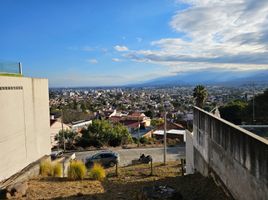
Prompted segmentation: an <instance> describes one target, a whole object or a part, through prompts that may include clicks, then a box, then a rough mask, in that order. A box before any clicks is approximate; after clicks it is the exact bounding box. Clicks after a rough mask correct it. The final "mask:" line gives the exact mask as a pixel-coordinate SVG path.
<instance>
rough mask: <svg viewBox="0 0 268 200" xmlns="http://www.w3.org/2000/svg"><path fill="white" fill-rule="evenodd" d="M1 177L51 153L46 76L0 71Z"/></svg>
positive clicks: (0, 178) (2, 178)
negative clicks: (6, 73)
mask: <svg viewBox="0 0 268 200" xmlns="http://www.w3.org/2000/svg"><path fill="white" fill-rule="evenodd" d="M0 105H1V106H0V130H1V131H0V181H2V180H4V179H7V178H9V177H10V176H12V175H13V174H15V173H17V172H18V171H20V170H22V169H23V168H25V167H26V166H27V165H29V164H30V163H32V162H34V161H36V160H38V159H39V158H41V157H42V156H44V155H46V154H50V139H49V97H48V80H47V79H34V78H25V77H7V76H1V75H0Z"/></svg>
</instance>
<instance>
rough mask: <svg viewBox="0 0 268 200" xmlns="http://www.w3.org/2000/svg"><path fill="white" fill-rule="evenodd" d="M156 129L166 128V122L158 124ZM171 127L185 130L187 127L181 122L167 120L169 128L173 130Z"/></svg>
mask: <svg viewBox="0 0 268 200" xmlns="http://www.w3.org/2000/svg"><path fill="white" fill-rule="evenodd" d="M156 129H157V130H164V123H163V124H160V125H159V126H157V128H156ZM171 129H176V130H184V129H185V128H184V127H183V126H182V125H181V124H177V123H174V122H169V121H167V130H171Z"/></svg>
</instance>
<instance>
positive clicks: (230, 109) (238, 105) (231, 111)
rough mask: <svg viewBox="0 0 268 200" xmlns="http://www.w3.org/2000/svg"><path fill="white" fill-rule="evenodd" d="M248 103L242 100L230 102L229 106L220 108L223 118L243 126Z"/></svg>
mask: <svg viewBox="0 0 268 200" xmlns="http://www.w3.org/2000/svg"><path fill="white" fill-rule="evenodd" d="M247 106H248V104H247V102H245V101H242V100H234V101H231V102H229V103H228V104H227V105H225V106H222V107H220V108H219V111H220V114H221V117H222V118H223V119H225V120H227V121H230V122H232V123H234V124H241V123H242V121H245V118H246V115H247V112H246V109H247Z"/></svg>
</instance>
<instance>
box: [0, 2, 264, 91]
mask: <svg viewBox="0 0 268 200" xmlns="http://www.w3.org/2000/svg"><path fill="white" fill-rule="evenodd" d="M267 2H268V1H267V0H259V1H257V2H255V1H253V0H243V1H242V0H233V1H229V0H221V1H220V0H218V1H217V0H183V1H178V0H113V1H111V0H75V1H74V0H57V1H55V0H31V1H30V0H24V1H21V0H1V1H0V25H1V26H0V27H1V31H0V61H2V62H8V61H12V62H14V61H15V62H17V61H20V62H22V63H23V70H24V74H25V75H26V76H33V77H45V78H48V79H49V82H50V86H99V85H120V84H126V83H133V82H140V81H144V80H148V79H152V78H156V77H160V76H165V75H175V74H177V73H180V72H185V71H187V72H188V71H197V70H203V69H210V68H213V69H215V68H217V69H218V70H222V69H230V70H236V71H237V70H238V71H239V70H254V71H256V70H263V69H268V67H267V65H268V58H267V56H268V54H267V49H268V48H267V47H268V45H267V43H268V31H267V28H265V27H268V26H267V25H268V23H267V21H268V20H267V13H268V3H267Z"/></svg>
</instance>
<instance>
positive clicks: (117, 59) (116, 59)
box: [112, 58, 122, 62]
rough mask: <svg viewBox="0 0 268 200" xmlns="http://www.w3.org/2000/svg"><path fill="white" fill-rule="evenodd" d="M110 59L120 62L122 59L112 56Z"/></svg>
mask: <svg viewBox="0 0 268 200" xmlns="http://www.w3.org/2000/svg"><path fill="white" fill-rule="evenodd" d="M112 61H114V62H121V61H122V60H121V59H119V58H112Z"/></svg>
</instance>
